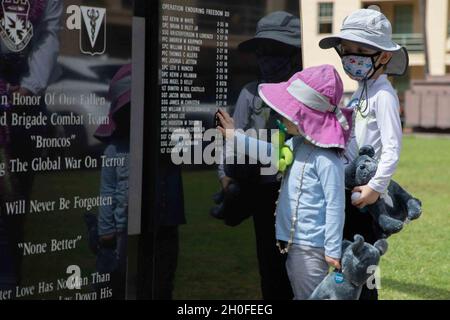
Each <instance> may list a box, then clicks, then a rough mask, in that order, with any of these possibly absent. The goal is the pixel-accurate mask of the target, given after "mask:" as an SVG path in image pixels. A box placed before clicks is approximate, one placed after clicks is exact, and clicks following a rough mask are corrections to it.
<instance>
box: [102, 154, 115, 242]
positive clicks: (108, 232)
mask: <svg viewBox="0 0 450 320" xmlns="http://www.w3.org/2000/svg"><path fill="white" fill-rule="evenodd" d="M105 156H106V157H108V158H111V157H114V156H115V147H114V146H113V145H109V146H108V147H107V148H106V150H105ZM116 187H117V176H116V170H115V168H110V167H104V168H102V172H101V183H100V195H101V196H102V197H105V198H106V197H110V198H112V199H113V201H112V202H113V203H112V204H111V205H104V206H100V207H99V209H98V212H99V214H98V233H99V236H100V237H105V238H111V237H112V236H113V235H114V234H115V233H116V224H115V222H114V210H115V206H116V204H117V203H116V199H115V193H116Z"/></svg>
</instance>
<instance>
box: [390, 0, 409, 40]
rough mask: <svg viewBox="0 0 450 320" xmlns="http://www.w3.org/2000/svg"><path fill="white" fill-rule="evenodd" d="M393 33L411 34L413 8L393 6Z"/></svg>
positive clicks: (407, 5) (402, 5)
mask: <svg viewBox="0 0 450 320" xmlns="http://www.w3.org/2000/svg"><path fill="white" fill-rule="evenodd" d="M393 25H394V30H393V31H394V33H399V34H411V33H413V6H412V5H410V4H401V5H396V6H395V18H394V23H393Z"/></svg>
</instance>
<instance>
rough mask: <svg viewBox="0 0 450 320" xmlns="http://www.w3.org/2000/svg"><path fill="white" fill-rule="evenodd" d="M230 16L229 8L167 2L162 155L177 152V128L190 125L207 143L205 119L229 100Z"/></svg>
mask: <svg viewBox="0 0 450 320" xmlns="http://www.w3.org/2000/svg"><path fill="white" fill-rule="evenodd" d="M229 18H230V12H229V11H226V10H217V9H210V8H202V7H193V6H187V5H175V4H168V3H163V4H162V7H161V26H160V30H161V31H160V57H161V61H160V67H161V68H160V84H161V86H160V90H161V92H160V94H161V101H160V105H161V137H160V152H161V154H170V153H171V151H172V148H173V146H174V145H175V144H176V142H174V141H171V136H172V133H173V132H174V131H175V130H180V129H184V130H187V131H189V133H190V134H191V135H192V137H193V140H194V144H199V143H201V142H200V141H201V138H199V136H201V135H202V133H203V132H204V130H205V123H203V121H204V120H205V119H209V118H211V119H212V118H213V116H214V114H215V112H216V111H217V109H218V108H219V107H222V106H226V105H227V101H228V77H229V73H228V59H229ZM211 52H215V54H211ZM213 79H214V80H215V81H211V80H213ZM199 140H200V141H199Z"/></svg>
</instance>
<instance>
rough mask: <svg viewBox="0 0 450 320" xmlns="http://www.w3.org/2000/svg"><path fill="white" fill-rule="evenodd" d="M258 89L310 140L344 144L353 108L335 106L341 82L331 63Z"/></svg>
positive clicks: (331, 145)
mask: <svg viewBox="0 0 450 320" xmlns="http://www.w3.org/2000/svg"><path fill="white" fill-rule="evenodd" d="M258 91H259V96H260V97H261V99H263V100H264V102H265V103H266V104H267V105H268V106H269V107H271V108H272V109H274V110H275V111H276V112H277V113H279V114H280V115H282V116H283V117H285V118H286V119H288V120H290V121H291V122H293V123H295V124H296V125H297V127H298V128H299V131H300V133H301V134H302V135H303V136H304V137H305V138H306V139H307V140H308V141H309V142H311V143H312V144H314V145H316V146H318V147H322V148H340V149H345V148H346V146H347V143H348V142H349V140H350V136H351V133H352V129H353V111H352V110H351V109H341V108H339V107H338V105H339V102H340V101H341V98H342V94H343V84H342V80H341V77H340V76H339V74H338V73H337V71H336V69H335V68H334V67H333V66H331V65H321V66H317V67H311V68H307V69H304V70H303V71H302V72H298V73H296V74H294V76H292V78H291V79H290V80H289V81H287V82H282V83H277V84H261V85H260V86H259V88H258Z"/></svg>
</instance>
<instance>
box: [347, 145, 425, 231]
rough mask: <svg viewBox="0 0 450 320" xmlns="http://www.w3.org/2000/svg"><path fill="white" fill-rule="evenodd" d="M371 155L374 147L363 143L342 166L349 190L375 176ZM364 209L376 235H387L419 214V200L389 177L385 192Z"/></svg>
mask: <svg viewBox="0 0 450 320" xmlns="http://www.w3.org/2000/svg"><path fill="white" fill-rule="evenodd" d="M374 156H375V150H374V149H373V147H372V146H364V147H362V148H361V149H360V152H359V156H358V157H357V158H356V159H355V160H354V161H353V162H352V163H351V164H350V165H349V166H347V168H346V170H345V186H346V188H347V189H349V190H352V189H353V188H354V187H356V186H363V185H367V184H368V183H369V181H370V179H372V178H373V176H375V173H376V171H377V168H378V163H377V161H376V160H375V159H374ZM364 211H368V212H369V213H370V214H371V215H372V217H373V219H374V221H375V223H377V225H378V226H379V228H380V229H381V235H380V238H387V237H389V236H390V235H392V234H394V233H397V232H399V231H400V230H402V229H403V225H404V224H405V223H409V222H410V221H412V220H415V219H417V218H419V217H420V215H421V214H422V202H421V201H420V200H419V199H416V198H414V197H412V196H411V195H410V194H409V193H408V192H406V191H405V190H404V189H403V188H402V187H401V186H400V185H399V184H398V183H396V182H395V181H391V183H390V184H389V187H388V190H387V193H386V194H385V195H382V196H381V197H380V199H378V201H377V202H375V203H374V204H373V205H370V206H367V208H364ZM362 214H364V213H362Z"/></svg>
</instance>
